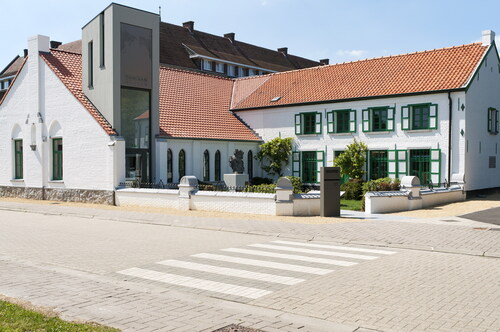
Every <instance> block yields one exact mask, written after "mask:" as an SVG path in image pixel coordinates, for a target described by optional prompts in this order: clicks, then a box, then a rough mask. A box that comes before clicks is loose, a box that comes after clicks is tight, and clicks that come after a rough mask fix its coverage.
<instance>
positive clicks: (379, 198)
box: [365, 192, 409, 213]
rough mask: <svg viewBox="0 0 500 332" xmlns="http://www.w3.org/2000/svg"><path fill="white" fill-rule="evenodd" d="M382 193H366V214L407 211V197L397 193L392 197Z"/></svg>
mask: <svg viewBox="0 0 500 332" xmlns="http://www.w3.org/2000/svg"><path fill="white" fill-rule="evenodd" d="M382 193H383V192H368V193H366V194H365V212H366V213H387V212H399V211H407V210H409V208H408V196H407V195H401V192H397V193H395V194H393V195H391V194H390V193H384V194H382Z"/></svg>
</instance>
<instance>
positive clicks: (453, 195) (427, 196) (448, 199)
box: [420, 189, 465, 208]
mask: <svg viewBox="0 0 500 332" xmlns="http://www.w3.org/2000/svg"><path fill="white" fill-rule="evenodd" d="M420 195H421V197H422V207H423V208H426V207H429V206H434V205H440V204H447V203H453V202H460V201H465V191H462V190H461V189H457V190H446V191H441V190H439V189H437V190H436V191H432V192H426V191H421V192H420Z"/></svg>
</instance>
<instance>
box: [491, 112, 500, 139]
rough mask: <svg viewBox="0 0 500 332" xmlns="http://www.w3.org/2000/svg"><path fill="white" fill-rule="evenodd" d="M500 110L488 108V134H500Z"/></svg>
mask: <svg viewBox="0 0 500 332" xmlns="http://www.w3.org/2000/svg"><path fill="white" fill-rule="evenodd" d="M499 120H500V119H499V118H498V110H497V109H495V108H492V107H490V108H488V132H489V133H490V134H494V135H496V134H498V121H499Z"/></svg>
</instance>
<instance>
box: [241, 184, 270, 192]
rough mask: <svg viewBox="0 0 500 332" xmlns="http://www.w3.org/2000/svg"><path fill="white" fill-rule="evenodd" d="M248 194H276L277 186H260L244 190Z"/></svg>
mask: <svg viewBox="0 0 500 332" xmlns="http://www.w3.org/2000/svg"><path fill="white" fill-rule="evenodd" d="M243 191H244V192H246V193H267V194H274V193H275V192H276V184H274V183H271V184H259V185H255V186H248V187H246V188H245V189H244V190H243Z"/></svg>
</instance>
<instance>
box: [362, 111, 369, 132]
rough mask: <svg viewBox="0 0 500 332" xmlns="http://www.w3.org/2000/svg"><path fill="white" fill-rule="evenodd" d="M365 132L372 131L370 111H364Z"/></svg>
mask: <svg viewBox="0 0 500 332" xmlns="http://www.w3.org/2000/svg"><path fill="white" fill-rule="evenodd" d="M362 112H363V114H362V115H363V131H364V132H367V131H370V109H366V110H363V111H362Z"/></svg>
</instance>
